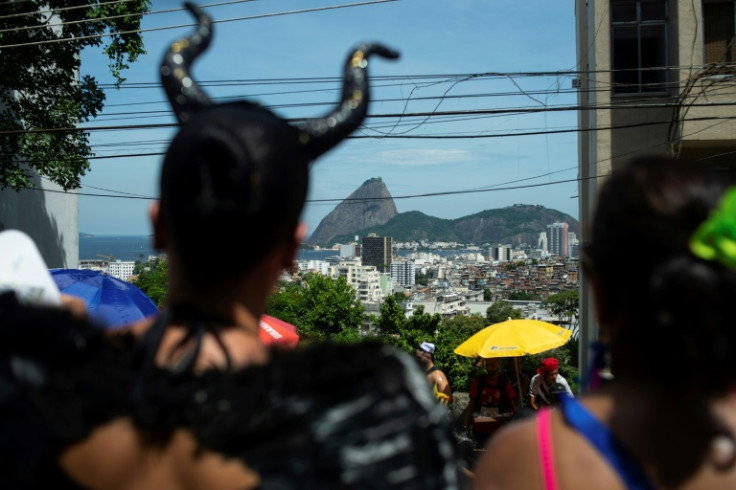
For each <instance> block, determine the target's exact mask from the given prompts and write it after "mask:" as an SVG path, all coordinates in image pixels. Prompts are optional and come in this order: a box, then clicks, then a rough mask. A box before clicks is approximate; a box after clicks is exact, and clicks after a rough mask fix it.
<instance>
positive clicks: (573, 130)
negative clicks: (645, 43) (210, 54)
mask: <svg viewBox="0 0 736 490" xmlns="http://www.w3.org/2000/svg"><path fill="white" fill-rule="evenodd" d="M734 119H736V116H732V117H719V116H711V117H701V118H689V119H685V121H687V122H697V121H727V120H734ZM664 124H669V121H649V122H644V123H631V124H622V125H617V126H608V127H596V128H569V129H552V130H539V131H524V132H514V133H504V134H482V135H382V136H378V137H376V136H356V135H351V136H348V139H441V140H444V139H485V138H507V137H516V136H538V135H548V134H564V133H588V132H591V131H613V130H618V129H634V128H640V127H649V126H657V125H664ZM162 155H165V152H150V153H131V154H123V155H101V156H92V157H87V158H86V159H87V160H112V159H119V158H138V157H150V156H162ZM6 156H7V155H6ZM60 161H63V160H60ZM25 162H27V161H26V160H20V161H19V163H25Z"/></svg>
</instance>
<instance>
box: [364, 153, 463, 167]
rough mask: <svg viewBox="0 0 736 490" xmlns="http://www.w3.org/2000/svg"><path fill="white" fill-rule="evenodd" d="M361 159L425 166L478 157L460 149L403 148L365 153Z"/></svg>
mask: <svg viewBox="0 0 736 490" xmlns="http://www.w3.org/2000/svg"><path fill="white" fill-rule="evenodd" d="M359 159H360V160H362V161H370V162H371V164H373V165H404V166H412V167H424V166H435V165H447V164H448V163H463V162H473V161H476V160H477V157H476V155H475V154H474V153H473V152H470V151H467V150H458V149H450V150H441V149H403V150H384V151H378V152H376V153H373V154H371V155H365V157H363V158H361V157H359Z"/></svg>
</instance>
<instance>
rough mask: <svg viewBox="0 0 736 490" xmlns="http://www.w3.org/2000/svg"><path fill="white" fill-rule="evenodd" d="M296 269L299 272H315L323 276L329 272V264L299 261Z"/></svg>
mask: <svg viewBox="0 0 736 490" xmlns="http://www.w3.org/2000/svg"><path fill="white" fill-rule="evenodd" d="M297 268H298V269H299V271H300V272H317V273H319V274H322V275H323V276H326V275H328V274H329V272H330V264H329V263H328V262H326V261H324V260H299V261H297Z"/></svg>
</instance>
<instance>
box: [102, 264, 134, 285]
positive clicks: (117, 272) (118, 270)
mask: <svg viewBox="0 0 736 490" xmlns="http://www.w3.org/2000/svg"><path fill="white" fill-rule="evenodd" d="M134 267H135V261H132V260H130V261H128V260H126V261H122V260H116V261H115V262H110V265H109V266H108V274H110V275H111V276H112V277H117V278H118V279H122V280H123V281H127V280H128V278H129V277H130V276H132V275H133V268H134Z"/></svg>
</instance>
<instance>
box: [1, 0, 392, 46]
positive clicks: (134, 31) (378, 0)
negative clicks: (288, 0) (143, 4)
mask: <svg viewBox="0 0 736 490" xmlns="http://www.w3.org/2000/svg"><path fill="white" fill-rule="evenodd" d="M397 1H399V0H368V1H365V2H357V3H347V4H340V5H330V6H328V7H314V8H309V9H301V10H289V11H285V12H273V13H269V14H259V15H250V16H244V17H234V18H230V19H219V20H212V23H213V24H219V23H225V22H236V21H241V20H253V19H264V18H268V17H278V16H281V15H292V14H305V13H309V12H322V11H325V10H335V9H341V8H351V7H363V6H365V5H374V4H379V3H388V2H397ZM196 25H197V24H196V23H188V24H178V25H171V26H163V27H150V28H147V29H130V30H127V31H116V32H103V33H100V34H90V35H88V36H77V37H66V38H58V39H45V40H42V41H30V42H27V43H16V44H0V50H1V49H8V48H20V47H27V46H39V45H43V44H55V43H60V42H68V41H74V42H78V41H82V40H85V39H98V38H103V37H111V36H119V35H123V34H140V33H143V32H154V31H165V30H169V29H179V28H183V27H195V26H196Z"/></svg>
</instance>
